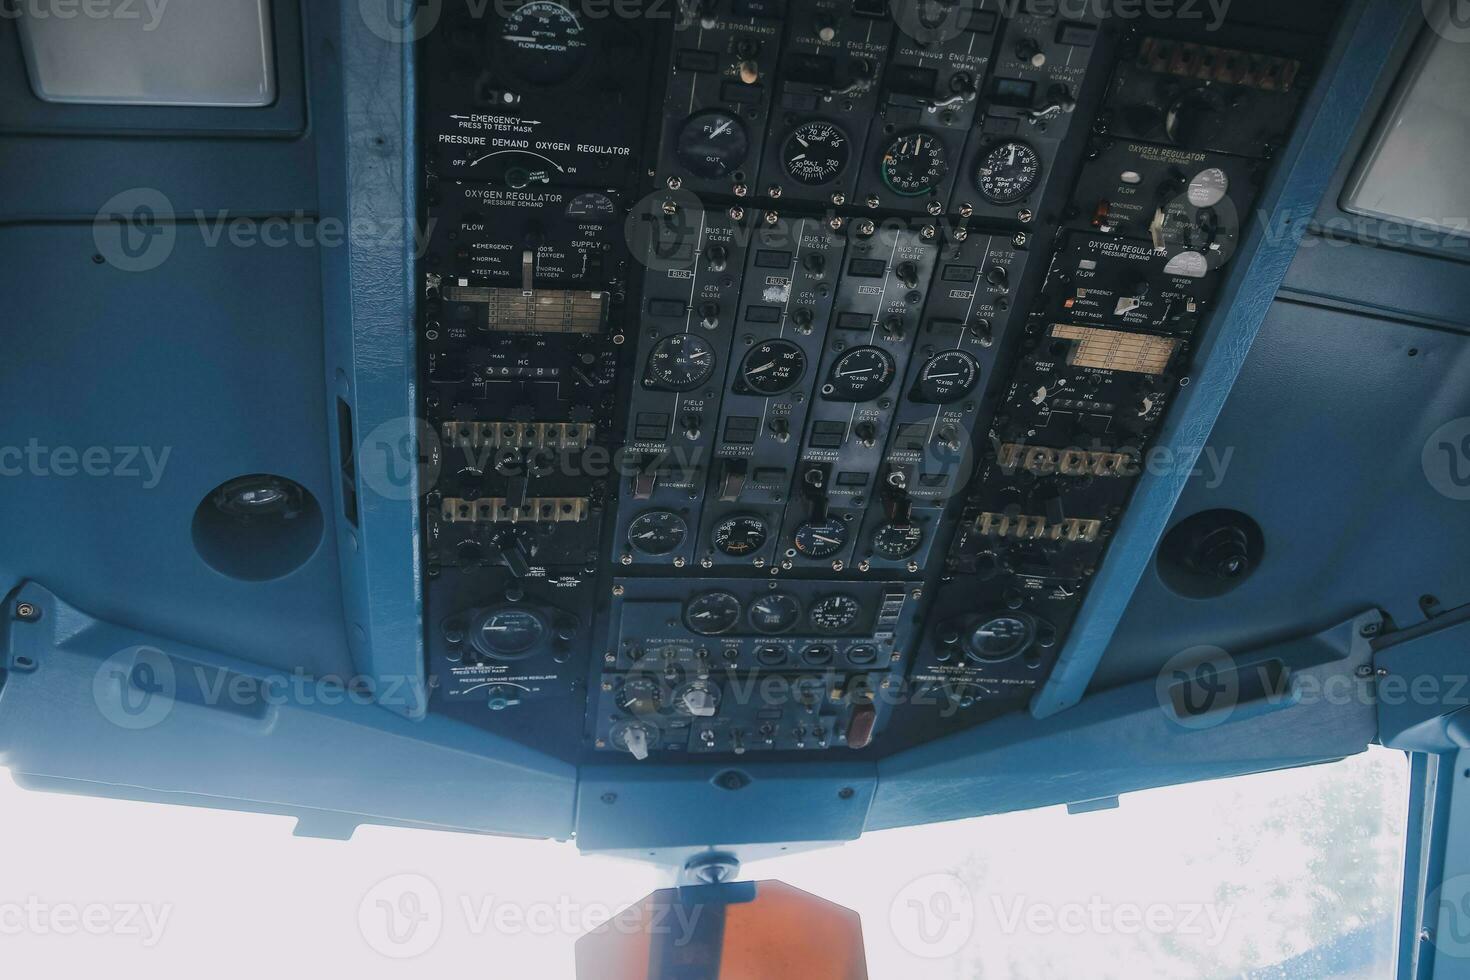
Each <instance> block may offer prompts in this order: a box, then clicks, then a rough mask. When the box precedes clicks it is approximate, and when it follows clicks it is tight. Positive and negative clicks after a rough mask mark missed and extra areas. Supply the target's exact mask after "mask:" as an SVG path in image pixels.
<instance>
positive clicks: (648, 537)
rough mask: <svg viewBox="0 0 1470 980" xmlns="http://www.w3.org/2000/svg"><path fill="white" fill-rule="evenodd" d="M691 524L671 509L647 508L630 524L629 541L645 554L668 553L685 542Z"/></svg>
mask: <svg viewBox="0 0 1470 980" xmlns="http://www.w3.org/2000/svg"><path fill="white" fill-rule="evenodd" d="M688 533H689V524H688V523H687V522H686V521H685V520H684V518H682V517H680V516H679V515H678V514H675V513H674V512H673V511H671V510H645V511H644V512H643V513H641V514H639V515H638V516H637V517H635V518H633V521H632V523H630V524H629V525H628V543H629V544H630V545H632V546H633V547H634V548H637V549H638V550H639V551H641V552H643V553H644V554H645V555H667V554H668V553H669V552H671V551H673V550H674V549H675V548H677V547H679V545H681V544H683V543H684V536H685V535H686V534H688Z"/></svg>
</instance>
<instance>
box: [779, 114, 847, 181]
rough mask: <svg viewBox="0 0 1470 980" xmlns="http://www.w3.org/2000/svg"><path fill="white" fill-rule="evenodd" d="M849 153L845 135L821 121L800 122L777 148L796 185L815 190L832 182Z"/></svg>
mask: <svg viewBox="0 0 1470 980" xmlns="http://www.w3.org/2000/svg"><path fill="white" fill-rule="evenodd" d="M851 152H852V146H851V144H850V143H848V140H847V134H846V133H844V132H843V131H842V130H841V129H838V128H837V127H836V126H834V125H832V124H831V123H829V122H826V121H825V120H822V119H814V120H812V121H811V122H804V123H802V124H801V125H800V126H797V127H796V128H795V129H793V130H792V131H791V135H790V136H788V137H786V142H785V143H784V144H783V145H782V147H781V162H782V163H783V164H785V166H786V172H787V173H788V174H790V175H791V179H792V180H794V181H796V182H797V183H798V184H805V185H807V186H808V187H815V186H816V185H818V184H825V183H828V182H829V181H832V180H836V179H837V176H838V175H839V174H841V173H842V171H844V170H846V169H847V161H848V158H849V156H850V155H851Z"/></svg>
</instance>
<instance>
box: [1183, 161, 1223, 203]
mask: <svg viewBox="0 0 1470 980" xmlns="http://www.w3.org/2000/svg"><path fill="white" fill-rule="evenodd" d="M1229 191H1230V178H1229V177H1227V176H1226V175H1225V171H1223V170H1221V169H1220V168H1219V167H1210V168H1209V169H1207V170H1201V171H1200V172H1199V173H1197V174H1195V175H1194V177H1193V179H1191V180H1190V182H1189V190H1188V191H1187V192H1186V193H1187V195H1188V197H1189V203H1190V204H1191V205H1193V206H1194V207H1197V208H1212V207H1214V206H1215V205H1217V204H1219V203H1220V202H1221V201H1223V200H1224V199H1225V195H1226V194H1227V193H1228V192H1229Z"/></svg>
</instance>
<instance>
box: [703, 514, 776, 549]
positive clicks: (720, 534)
mask: <svg viewBox="0 0 1470 980" xmlns="http://www.w3.org/2000/svg"><path fill="white" fill-rule="evenodd" d="M714 542H715V547H716V548H719V549H720V550H721V551H723V552H724V553H725V554H727V555H730V556H731V557H733V558H740V557H742V556H744V555H748V554H750V553H751V552H753V551H759V550H760V547H761V545H763V544H765V543H766V522H765V521H763V520H761V519H760V518H759V517H756V516H755V515H754V514H735V515H734V516H732V517H727V518H725V519H724V520H723V521H720V522H719V523H718V524H716V525H715V532H714Z"/></svg>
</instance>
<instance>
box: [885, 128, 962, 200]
mask: <svg viewBox="0 0 1470 980" xmlns="http://www.w3.org/2000/svg"><path fill="white" fill-rule="evenodd" d="M948 157H949V155H948V153H947V152H946V151H945V149H944V144H943V143H941V142H940V141H939V140H938V139H937V138H936V137H935V136H934V135H933V134H931V133H922V132H916V133H903V134H901V135H899V136H895V137H894V138H893V140H892V141H891V142H890V143H889V144H888V145H887V146H886V147H885V148H884V149H883V158H882V160H881V161H880V162H879V164H878V167H879V172H880V173H881V175H882V177H883V183H885V184H887V185H888V189H889V190H891V191H893V192H894V193H895V194H899V195H901V196H903V197H918V196H919V195H920V194H931V193H933V192H934V191H935V190H937V189H938V188H939V185H940V183H941V182H943V180H944V178H945V175H947V174H948V173H949V158H948Z"/></svg>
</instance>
